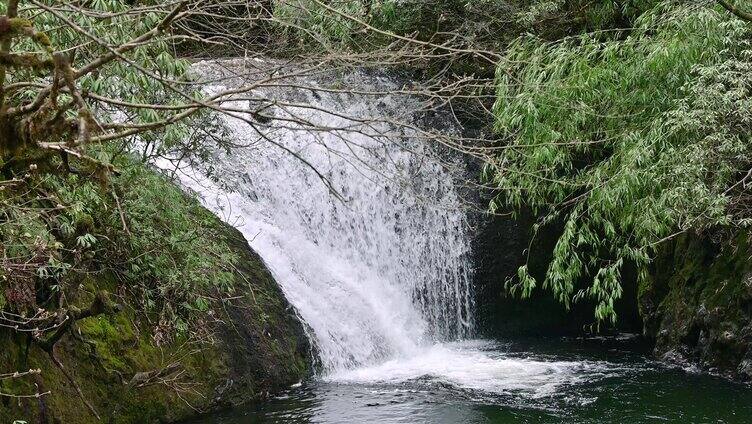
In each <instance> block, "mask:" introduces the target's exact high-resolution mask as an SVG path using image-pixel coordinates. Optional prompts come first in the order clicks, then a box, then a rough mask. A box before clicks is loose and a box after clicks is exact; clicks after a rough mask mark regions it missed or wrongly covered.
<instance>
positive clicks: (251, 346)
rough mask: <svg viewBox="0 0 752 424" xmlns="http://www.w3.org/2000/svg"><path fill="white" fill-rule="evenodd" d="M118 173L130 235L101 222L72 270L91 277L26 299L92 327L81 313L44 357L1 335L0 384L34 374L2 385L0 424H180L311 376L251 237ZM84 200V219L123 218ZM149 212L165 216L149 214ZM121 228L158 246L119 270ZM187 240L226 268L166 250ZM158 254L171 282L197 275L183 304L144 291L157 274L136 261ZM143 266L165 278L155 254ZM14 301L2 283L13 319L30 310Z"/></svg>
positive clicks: (155, 179) (137, 175)
mask: <svg viewBox="0 0 752 424" xmlns="http://www.w3.org/2000/svg"><path fill="white" fill-rule="evenodd" d="M119 165H121V166H122V165H127V169H126V170H125V171H124V172H123V175H121V176H119V177H117V178H115V179H114V180H113V181H112V183H113V187H114V190H116V193H118V194H119V196H120V197H119V198H120V201H121V205H120V206H122V213H123V216H124V217H125V221H126V224H127V225H128V227H127V228H128V230H124V229H123V227H122V226H121V223H120V220H119V219H118V220H115V221H114V223H109V222H108V221H107V219H106V216H107V215H106V214H104V213H103V214H92V215H91V218H90V223H89V227H88V228H87V230H86V232H87V234H92V236H93V237H96V238H97V240H102V241H100V242H99V243H98V244H97V246H98V249H96V250H95V251H94V253H93V254H91V255H90V257H89V259H88V262H86V264H80V263H79V264H78V265H77V269H78V270H79V271H81V270H83V269H86V270H87V272H85V273H84V272H80V273H78V274H77V275H78V276H76V274H69V276H68V278H67V279H63V280H60V282H59V283H58V285H59V289H60V296H61V297H62V299H63V300H60V298H58V297H55V300H54V303H52V301H51V300H47V298H46V297H45V296H44V293H43V292H41V289H38V290H36V293H35V294H34V296H33V297H31V298H28V299H27V301H28V302H29V305H28V306H32V305H36V307H39V308H41V307H46V308H50V309H51V308H53V307H55V308H58V310H59V311H63V312H59V313H60V314H64V313H65V312H64V311H66V310H67V311H69V312H68V314H69V315H70V314H74V312H72V311H90V312H91V313H90V314H89V315H91V316H88V317H86V315H87V314H83V313H82V314H79V315H80V316H79V319H77V320H75V321H74V322H72V324H71V325H70V326H69V327H65V328H64V331H62V332H61V333H60V337H59V340H57V341H56V342H55V343H54V345H52V347H51V348H49V349H46V347H47V346H45V345H44V344H43V343H42V342H41V341H39V340H35V339H34V338H33V337H34V333H33V332H31V333H30V332H15V331H13V330H11V329H0V346H1V349H0V363H2V369H1V370H0V373H13V372H16V371H25V370H28V369H32V370H37V371H38V374H33V375H22V376H19V377H17V378H8V377H7V376H6V378H3V379H2V381H0V392H2V393H4V394H6V395H5V396H3V397H0V400H1V401H2V402H0V421H2V422H13V421H14V420H22V421H25V422H30V423H31V422H65V423H88V422H94V421H97V418H100V419H101V420H103V421H105V422H113V423H146V422H157V421H159V422H171V421H176V420H180V419H185V418H187V417H190V416H194V415H196V414H198V413H203V412H207V411H211V410H216V409H222V408H227V407H229V406H237V405H240V404H245V403H247V402H253V401H260V400H264V399H267V398H269V397H270V396H273V395H274V394H275V393H277V392H278V391H279V390H281V389H284V388H287V387H288V386H290V385H291V384H294V383H297V382H299V381H300V380H301V379H303V378H304V377H305V376H306V375H307V374H308V372H309V369H310V368H309V364H310V351H309V346H308V341H307V339H306V336H305V334H304V331H303V328H302V324H301V322H300V321H299V320H298V318H297V314H296V313H295V311H294V309H293V308H292V307H291V306H290V304H289V303H288V302H287V300H286V299H285V297H284V295H283V294H282V292H281V290H280V288H279V287H278V285H277V283H276V282H275V281H274V279H273V277H272V276H271V274H270V273H269V271H268V270H267V269H266V266H265V265H264V263H263V261H262V260H261V258H260V257H259V256H258V255H257V254H256V253H254V252H253V251H252V250H251V249H250V247H249V246H248V243H247V241H246V240H245V238H244V237H243V236H242V234H240V232H238V231H237V230H236V229H235V228H233V227H231V226H229V225H227V224H225V223H223V222H221V221H220V220H219V219H218V218H217V217H216V216H214V215H213V214H212V213H211V212H209V211H208V210H205V209H203V207H201V205H200V204H199V203H198V201H196V200H195V199H193V198H192V197H190V196H188V195H186V194H184V193H182V192H181V191H180V189H179V188H178V187H177V186H175V185H174V184H173V183H172V182H171V181H169V180H168V179H167V178H165V177H163V176H161V175H160V174H158V173H157V172H156V171H153V170H151V169H149V168H147V167H145V166H144V165H141V164H138V163H133V162H130V161H127V163H123V162H120V163H119ZM56 187H57V191H56V192H55V193H54V194H55V195H57V196H59V197H60V198H61V202H62V201H63V200H62V199H65V194H66V191H67V190H70V189H72V188H71V186H68V185H66V184H65V183H64V182H63V183H61V185H58V186H56ZM92 189H93V190H96V189H95V188H92ZM48 194H50V195H52V194H53V193H49V192H48ZM89 199H90V200H89V201H88V202H83V203H82V204H81V207H82V208H84V210H87V211H88V210H93V209H95V208H102V209H101V210H107V208H112V209H110V210H112V211H116V210H117V206H116V205H115V203H114V200H111V199H100V198H98V197H96V198H94V197H90V198H89ZM91 199H98V200H101V201H102V202H103V204H101V205H97V204H95V203H96V201H94V200H91ZM21 201H24V199H21ZM27 201H28V200H27ZM145 205H147V206H149V207H150V208H151V207H153V208H156V209H158V210H160V211H161V212H159V213H156V214H152V213H151V212H150V210H145V209H144V207H145ZM178 216H179V217H181V218H180V219H178V218H177V217H178ZM184 225H187V226H185V227H184ZM125 231H129V232H130V233H132V234H133V235H135V236H141V238H140V239H139V240H141V241H142V242H148V241H149V240H161V243H156V242H152V243H153V244H151V245H148V246H145V250H144V251H143V252H145V253H142V254H141V255H134V254H131V255H128V256H126V257H125V262H120V261H119V260H113V258H114V257H116V256H119V255H116V253H117V251H114V250H113V249H115V246H127V244H123V243H124V242H125V243H127V240H128V238H127V237H128V235H127V234H126V233H125ZM147 234H148V235H149V236H148V237H147V236H145V235H147ZM190 238H197V239H198V243H200V244H199V245H196V246H193V247H190V246H189V248H190V249H193V250H194V253H196V254H198V253H199V250H200V249H207V250H206V253H207V254H215V253H216V254H221V258H220V259H221V263H218V264H214V263H211V262H208V263H203V264H202V263H195V264H194V263H181V262H180V261H182V260H185V259H189V260H192V259H191V258H190V256H186V255H187V253H188V252H185V251H173V250H171V247H169V246H172V245H171V244H170V243H178V242H180V240H183V242H185V241H186V240H188V239H190ZM74 240H75V239H74ZM105 240H109V241H111V242H112V243H108V242H106V241H105ZM116 242H117V243H116ZM61 243H65V240H63V239H61ZM163 243H164V244H163ZM121 248H124V247H121ZM92 250H94V249H92ZM153 250H159V251H160V253H161V254H163V255H166V256H165V257H167V258H169V260H170V261H176V262H175V263H176V264H177V265H178V266H177V268H176V269H175V272H174V273H171V274H170V278H171V279H174V280H172V281H173V282H172V283H170V284H183V285H188V284H189V282H190V281H191V280H192V279H195V278H201V279H203V280H202V285H201V286H195V287H193V288H192V289H190V290H191V293H190V294H187V295H186V296H185V297H183V299H184V300H179V297H176V296H178V295H180V292H179V291H178V290H177V287H176V288H168V287H169V286H168V285H167V283H168V282H167V281H166V280H165V281H151V282H150V281H149V280H148V278H149V277H148V275H152V276H153V275H159V274H154V273H152V274H148V275H146V274H139V275H140V276H141V277H139V278H141V279H140V280H133V279H132V278H133V277H132V273H133V272H134V269H133V268H134V267H137V266H144V265H143V262H137V261H136V260H137V259H138V258H139V256H143V255H153V254H152V251H153ZM147 257H149V258H150V259H151V262H150V263H151V264H153V265H154V266H156V267H163V268H167V267H168V265H167V264H161V263H159V262H158V261H157V260H156V259H158V258H159V257H154V256H147ZM147 265H148V264H147ZM196 266H198V267H196ZM212 266H213V267H215V268H214V269H212V268H210V267H212ZM84 267H85V268H84ZM207 267H209V268H207ZM163 271H164V269H163ZM197 272H200V273H201V275H198V276H197V275H194V273H197ZM220 273H221V275H220ZM12 281H13V280H12ZM220 282H222V283H223V284H224V285H225V287H224V288H223V289H222V290H219V289H218V284H219V283H220ZM155 284H156V286H155ZM39 287H40V286H39V283H37V288H39ZM150 287H156V288H159V287H162V288H161V289H158V290H155V291H151V289H150ZM188 287H189V286H188ZM32 289H33V286H32V288H31V289H29V290H32ZM14 290H16V291H18V286H13V285H10V286H9V285H5V286H4V287H3V291H2V292H0V293H1V294H0V300H2V302H0V306H2V311H3V314H4V318H6V319H7V317H8V316H9V315H8V314H9V313H11V312H16V311H21V308H22V307H24V305H21V304H20V303H19V301H18V300H17V298H16V297H13V294H14V293H15V292H14ZM147 290H148V291H147ZM30 293H34V292H30ZM180 296H182V295H180ZM96 305H99V306H98V307H97V306H96ZM181 307H182V308H186V309H184V310H182V311H181V309H180V308H181ZM165 308H167V309H165ZM165 311H171V312H170V313H165ZM48 325H59V324H54V323H53V324H48ZM61 328H63V327H62V325H61ZM42 340H45V339H42ZM46 340H49V339H46ZM37 371H35V372H37ZM37 393H39V394H40V396H39V397H36V394H37Z"/></svg>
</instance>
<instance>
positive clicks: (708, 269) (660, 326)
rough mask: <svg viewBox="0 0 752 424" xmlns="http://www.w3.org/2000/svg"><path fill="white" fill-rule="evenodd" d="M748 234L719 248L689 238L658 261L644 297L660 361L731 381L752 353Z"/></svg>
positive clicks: (669, 248) (642, 301)
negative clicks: (682, 364) (693, 365)
mask: <svg viewBox="0 0 752 424" xmlns="http://www.w3.org/2000/svg"><path fill="white" fill-rule="evenodd" d="M749 249H750V245H749V237H748V235H747V234H746V233H745V232H740V233H738V234H736V235H735V236H734V237H733V238H732V239H730V240H728V241H726V242H723V243H716V242H713V241H712V240H710V239H709V238H708V237H707V236H700V235H692V234H690V235H685V236H682V237H679V238H678V239H677V240H675V241H674V242H672V243H671V244H669V245H668V246H666V248H665V249H664V250H663V251H662V252H661V253H660V254H659V256H658V257H657V258H656V260H655V263H654V265H653V269H652V270H651V274H652V276H651V279H650V280H649V281H650V282H649V285H648V286H647V287H646V288H645V290H642V291H641V294H640V304H641V312H642V314H643V316H644V318H645V324H646V325H645V333H646V335H647V336H649V337H651V338H653V339H654V340H655V343H656V346H655V353H656V354H657V355H658V356H659V357H665V358H670V359H672V360H682V361H689V362H692V363H696V364H699V365H701V366H703V367H705V368H708V369H710V370H713V371H716V372H719V373H723V374H727V375H729V376H732V377H745V376H743V375H740V374H739V373H738V369H739V365H740V364H741V363H742V361H743V360H744V359H745V357H746V356H747V355H748V352H750V353H752V350H751V349H750V340H752V338H751V337H750V336H752V332H751V330H752V308H750V306H751V305H752V288H751V287H750V285H749V276H750V273H752V264H750V262H749Z"/></svg>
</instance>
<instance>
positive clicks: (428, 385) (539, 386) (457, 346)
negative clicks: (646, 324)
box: [195, 338, 752, 424]
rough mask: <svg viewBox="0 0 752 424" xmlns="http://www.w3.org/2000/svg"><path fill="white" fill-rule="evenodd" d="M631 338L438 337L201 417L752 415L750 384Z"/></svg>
mask: <svg viewBox="0 0 752 424" xmlns="http://www.w3.org/2000/svg"><path fill="white" fill-rule="evenodd" d="M625 339H626V338H621V339H620V340H614V339H608V340H592V339H591V340H588V341H583V340H562V339H557V340H548V341H535V342H530V343H525V342H515V343H501V342H488V341H470V342H462V343H451V344H446V345H440V346H438V347H433V348H431V349H427V350H426V352H424V353H423V354H421V355H418V356H416V357H414V358H402V359H397V360H394V361H390V362H389V363H387V364H379V365H377V366H373V367H368V368H363V369H360V370H354V371H348V372H341V373H334V375H330V376H328V377H323V378H318V379H311V380H310V381H307V382H303V383H302V384H300V385H299V386H298V387H295V388H292V389H290V390H289V391H288V392H287V393H285V394H284V395H282V396H279V397H278V398H276V399H273V400H272V401H271V402H268V403H266V404H263V405H261V406H254V407H248V408H245V409H240V410H236V411H231V412H227V413H223V414H219V415H215V416H210V417H205V418H202V419H201V420H198V421H195V423H201V424H208V423H228V424H230V423H231V424H240V423H752V388H750V387H749V386H746V385H742V384H736V383H732V382H730V381H728V380H725V379H723V378H719V377H714V376H711V375H707V374H702V373H699V372H696V371H693V370H691V369H683V368H680V367H670V366H666V365H664V364H661V363H658V362H655V361H652V360H651V359H649V357H648V356H647V355H645V353H644V350H643V349H641V348H640V346H639V343H636V342H634V341H633V340H631V339H629V340H625Z"/></svg>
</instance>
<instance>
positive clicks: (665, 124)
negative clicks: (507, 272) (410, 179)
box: [485, 2, 752, 321]
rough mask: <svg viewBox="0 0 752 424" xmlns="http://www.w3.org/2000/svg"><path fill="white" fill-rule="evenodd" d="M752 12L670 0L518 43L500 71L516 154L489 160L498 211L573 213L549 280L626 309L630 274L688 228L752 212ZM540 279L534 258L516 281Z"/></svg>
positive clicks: (603, 310)
mask: <svg viewBox="0 0 752 424" xmlns="http://www.w3.org/2000/svg"><path fill="white" fill-rule="evenodd" d="M749 35H750V34H749V29H748V24H746V23H745V22H741V21H739V20H735V19H732V18H728V17H727V15H726V14H724V13H720V12H719V10H716V9H713V8H709V7H706V5H700V4H685V3H679V2H664V3H661V4H659V5H657V6H655V7H654V8H653V9H651V10H650V11H648V12H646V13H644V14H643V15H642V16H640V17H639V18H638V19H637V20H636V22H635V29H634V30H633V31H631V33H630V34H629V35H628V36H627V37H623V38H611V39H608V38H604V34H597V35H595V34H586V35H582V36H577V37H572V38H568V39H565V40H563V41H560V42H554V43H548V42H543V41H541V40H539V39H536V38H534V37H531V36H527V37H523V38H521V39H519V40H518V41H517V42H515V43H514V44H513V45H512V46H511V48H510V49H509V51H508V53H507V54H506V58H505V60H504V61H502V63H501V64H500V65H499V67H498V70H497V82H498V92H497V94H498V99H497V103H496V106H495V113H496V117H497V122H496V128H497V130H498V132H499V133H500V134H501V135H502V136H503V137H504V140H505V144H504V145H503V146H502V153H501V154H499V155H498V157H497V158H496V160H495V163H494V164H493V165H492V166H489V167H487V169H486V170H485V175H486V177H487V178H488V179H489V180H491V181H493V183H494V184H495V185H496V186H497V187H499V188H500V189H502V194H501V195H500V196H499V197H498V198H497V199H495V201H494V202H492V204H491V208H492V209H498V208H504V207H511V208H515V209H518V208H521V207H530V208H532V210H533V211H534V212H535V213H537V214H539V215H540V216H541V222H540V225H546V224H549V223H551V222H553V221H557V220H559V221H563V223H564V230H563V233H562V235H561V236H560V237H559V239H558V242H557V243H556V246H555V249H554V256H553V260H552V262H551V264H550V266H549V268H548V271H547V274H546V277H545V280H544V281H543V282H542V286H543V287H544V288H547V289H550V290H551V291H552V292H553V294H554V295H555V296H556V297H557V298H558V299H559V300H560V301H561V302H562V303H564V304H565V305H567V306H568V305H570V303H571V302H575V301H578V300H580V299H584V298H589V299H593V300H594V301H595V302H596V305H597V306H596V309H595V316H596V318H597V319H598V320H600V321H603V320H610V321H615V320H616V313H615V312H614V309H613V306H614V301H615V300H616V299H617V298H619V297H620V296H621V293H622V287H621V272H622V270H623V269H624V266H625V264H627V263H632V264H635V265H636V266H637V267H638V269H639V270H640V278H645V276H646V269H647V268H646V267H647V265H648V263H649V262H650V258H651V255H652V254H653V253H654V252H655V249H656V247H657V246H658V245H660V243H661V242H662V241H664V240H666V239H668V238H671V237H673V236H674V235H675V234H676V233H678V232H683V231H701V230H703V229H706V228H711V227H714V226H719V225H720V226H728V225H733V226H745V225H748V224H749V219H748V216H747V215H746V213H745V212H743V211H744V208H740V207H739V199H740V197H738V196H740V195H741V194H740V193H739V191H740V190H739V189H740V187H741V185H743V184H741V183H740V181H741V180H742V179H743V178H745V174H746V173H747V170H748V169H749V167H750V153H752V152H750V149H751V148H752V146H750V143H749V137H750V135H752V126H751V125H750V124H752V114H751V112H750V111H751V110H752V109H750V100H749V99H750V94H752V77H750V73H749V69H750V55H752V49H750V42H749ZM538 284H539V283H538V282H537V281H535V279H533V278H532V277H531V276H530V275H529V274H528V273H527V270H526V268H525V267H523V268H522V269H520V272H519V281H518V282H517V284H514V285H510V286H509V287H510V289H511V290H512V291H515V292H517V291H519V292H520V293H522V295H523V296H524V295H529V294H530V292H531V290H533V289H534V288H535V287H536V286H537V285H538Z"/></svg>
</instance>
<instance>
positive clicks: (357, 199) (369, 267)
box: [182, 62, 473, 373]
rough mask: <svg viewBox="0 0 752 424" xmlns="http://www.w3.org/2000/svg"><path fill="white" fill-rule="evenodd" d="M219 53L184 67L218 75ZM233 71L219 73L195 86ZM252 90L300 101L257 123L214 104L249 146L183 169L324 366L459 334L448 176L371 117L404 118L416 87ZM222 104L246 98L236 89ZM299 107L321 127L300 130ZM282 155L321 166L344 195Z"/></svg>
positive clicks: (464, 326) (456, 241) (458, 268)
mask: <svg viewBox="0 0 752 424" xmlns="http://www.w3.org/2000/svg"><path fill="white" fill-rule="evenodd" d="M232 65H233V63H232V62H224V63H222V66H221V67H220V66H216V63H209V62H204V63H200V64H197V65H196V66H195V68H194V69H196V70H197V72H199V73H201V74H202V75H211V76H225V75H226V72H227V69H228V68H231V67H232ZM344 78H350V79H357V80H358V84H360V85H361V87H367V88H372V89H378V90H380V91H385V90H396V89H397V86H396V84H395V83H394V82H393V81H391V80H390V79H388V78H384V77H377V76H371V75H366V74H365V73H355V74H352V75H349V76H345V77H344ZM240 83H242V82H240V81H233V80H227V81H224V82H223V83H222V86H219V85H217V86H213V87H209V88H208V90H209V91H213V90H219V89H222V88H225V87H227V86H232V85H231V84H240ZM296 83H298V84H306V85H311V86H316V85H317V84H321V83H322V82H321V81H319V80H313V79H304V78H299V79H298V80H296ZM254 94H256V95H258V96H259V97H260V98H267V99H276V100H277V101H279V102H293V101H294V102H296V103H298V104H309V105H312V106H313V108H309V107H280V106H271V107H269V108H267V109H265V113H267V114H268V113H273V114H274V115H275V117H276V118H277V119H275V120H273V121H271V123H269V124H268V125H265V126H263V128H261V134H260V133H258V132H257V130H256V129H254V128H252V127H251V126H250V125H248V123H246V122H243V121H241V120H238V119H233V118H225V122H224V124H225V125H226V126H227V127H228V128H229V129H230V133H231V137H232V138H233V141H235V142H238V143H240V144H244V145H247V146H248V147H244V148H240V149H235V150H233V151H232V153H231V154H230V155H224V154H219V153H218V154H217V157H216V159H217V165H216V166H217V168H216V169H215V170H214V173H213V174H214V175H215V176H216V177H217V179H216V180H214V181H212V180H209V179H207V178H206V177H203V176H201V172H200V171H198V172H197V171H195V170H194V171H189V172H187V173H184V174H183V175H182V180H183V183H184V184H185V185H186V186H188V187H190V188H192V189H194V190H195V191H196V192H198V193H199V194H200V196H201V197H202V199H203V202H204V204H205V205H207V206H208V207H209V208H211V209H213V210H214V211H215V212H217V213H218V214H219V215H220V216H222V217H223V218H224V219H225V220H227V221H228V222H230V223H232V224H233V225H235V226H237V227H238V228H239V229H240V230H241V231H242V232H243V234H244V235H245V236H246V238H247V239H248V240H249V242H250V244H251V246H252V247H253V249H254V250H256V251H257V252H258V253H259V255H261V257H262V258H263V259H264V261H265V262H266V264H267V266H268V267H269V269H270V270H271V272H272V274H273V275H274V277H275V279H276V280H277V281H278V283H279V284H280V285H281V287H282V289H283V291H284V293H285V295H286V296H287V298H288V299H289V301H290V302H291V303H292V304H293V305H294V306H295V308H296V309H297V311H298V312H299V314H300V315H301V317H302V318H303V320H304V321H305V323H306V324H307V325H308V326H309V327H310V330H311V331H312V335H311V337H312V338H313V341H314V342H315V346H316V348H317V350H318V354H319V357H320V359H321V362H322V364H323V367H324V371H325V372H326V373H334V372H338V371H343V370H347V369H352V368H354V367H356V366H365V365H376V364H380V363H383V362H384V361H387V360H388V359H390V358H394V357H409V356H415V355H416V354H418V352H420V351H422V350H423V349H425V347H426V346H430V345H432V344H433V343H435V342H437V341H442V340H449V339H456V338H461V337H464V336H467V335H469V334H470V333H471V332H472V329H473V328H472V327H473V323H472V309H473V305H472V300H471V299H472V298H471V293H470V278H471V275H470V273H471V270H470V266H469V264H468V256H469V252H470V242H469V240H470V238H469V236H468V233H467V232H468V229H467V224H466V222H465V214H464V212H463V211H462V208H461V207H460V198H459V195H458V193H457V189H456V188H455V187H456V185H455V182H456V178H457V176H456V175H453V174H452V173H451V172H449V171H447V170H446V169H445V167H443V166H442V165H441V164H440V163H439V161H438V159H437V158H436V154H435V153H434V151H433V148H432V147H430V146H426V145H425V144H424V143H423V142H422V141H417V140H411V139H410V138H411V135H414V134H413V133H412V132H411V131H412V130H411V129H409V128H397V127H396V126H394V125H391V124H388V123H385V122H377V120H376V119H374V120H371V119H370V118H379V117H384V116H387V117H389V118H393V119H400V120H403V121H406V122H407V123H409V124H413V123H416V122H414V121H416V120H417V116H413V115H412V114H413V112H411V110H413V109H415V108H416V104H415V102H416V101H415V100H414V99H411V98H408V97H405V96H397V95H389V96H384V97H382V98H380V99H378V101H374V100H373V98H369V99H365V98H364V97H363V96H359V95H352V94H341V93H323V92H319V93H315V92H313V91H311V90H306V89H295V88H278V89H272V88H267V89H260V90H257V91H256V92H255V93H254ZM234 106H236V107H244V108H245V107H253V105H252V104H251V103H250V102H249V101H245V100H243V101H237V102H235V104H234ZM325 110H329V111H333V112H336V114H332V113H327V112H325ZM345 115H346V116H349V117H353V118H359V119H358V120H353V119H347V118H345V117H344V116H345ZM363 119H366V121H363ZM292 121H297V122H292ZM303 121H305V122H310V123H311V124H313V125H314V126H318V127H325V128H327V130H326V131H310V130H309V129H307V128H304V127H305V125H303V124H301V122H303ZM259 127H260V126H256V128H257V129H258V128H259ZM266 137H268V139H269V140H271V141H272V143H278V144H279V145H281V146H284V147H285V148H286V149H288V150H289V152H286V151H284V150H283V149H281V148H278V147H275V146H273V145H272V144H270V142H269V140H264V139H263V138H266ZM408 149H409V150H411V151H408ZM290 152H294V155H293V154H290ZM295 155H297V156H299V158H302V159H304V160H305V161H306V162H308V163H309V164H311V165H313V167H315V168H316V170H318V171H319V172H321V173H322V174H323V175H324V176H325V178H326V179H327V180H328V181H330V183H331V186H332V188H333V189H334V190H336V192H338V193H340V194H341V195H342V197H343V198H344V202H342V201H339V200H337V199H336V198H335V197H334V196H333V195H332V194H331V193H330V190H329V189H328V188H327V187H326V186H325V185H324V184H323V183H322V181H321V180H320V178H319V177H318V176H317V175H316V174H315V173H314V172H313V171H312V170H311V169H310V168H309V167H308V166H307V165H306V164H304V163H303V162H302V161H301V160H300V159H299V158H296V157H295Z"/></svg>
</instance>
